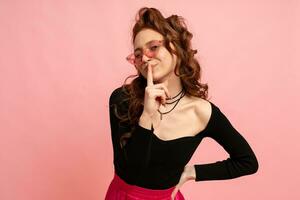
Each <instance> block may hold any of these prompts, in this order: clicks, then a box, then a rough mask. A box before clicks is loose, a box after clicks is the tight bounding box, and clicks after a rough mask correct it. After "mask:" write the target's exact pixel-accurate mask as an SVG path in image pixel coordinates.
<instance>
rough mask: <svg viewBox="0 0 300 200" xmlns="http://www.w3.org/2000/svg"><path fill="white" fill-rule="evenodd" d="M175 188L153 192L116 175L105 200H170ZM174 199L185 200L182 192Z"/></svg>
mask: <svg viewBox="0 0 300 200" xmlns="http://www.w3.org/2000/svg"><path fill="white" fill-rule="evenodd" d="M174 188H175V186H174V187H171V188H168V189H163V190H153V189H148V188H143V187H139V186H136V185H130V184H128V183H126V182H125V181H124V180H123V179H121V178H120V177H119V176H118V175H117V174H116V173H115V174H114V178H113V180H112V181H111V183H110V185H109V187H108V190H107V192H106V196H105V200H154V199H155V200H158V199H159V200H170V199H171V194H172V192H173V190H174ZM174 199H175V200H185V199H184V197H183V195H182V193H181V192H180V190H178V192H177V194H176V196H175V198H174Z"/></svg>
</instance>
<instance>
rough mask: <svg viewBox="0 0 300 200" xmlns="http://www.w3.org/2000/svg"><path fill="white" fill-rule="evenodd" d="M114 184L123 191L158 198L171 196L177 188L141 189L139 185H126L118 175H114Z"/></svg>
mask: <svg viewBox="0 0 300 200" xmlns="http://www.w3.org/2000/svg"><path fill="white" fill-rule="evenodd" d="M112 184H114V185H116V186H117V187H118V188H120V189H121V190H124V191H127V192H131V193H136V194H143V195H157V196H170V195H171V194H172V192H173V190H174V188H175V186H173V187H171V188H168V189H149V188H144V187H140V186H137V185H131V184H128V183H126V182H125V181H124V180H123V179H122V178H121V177H119V176H118V175H117V174H116V173H114V178H113V180H112Z"/></svg>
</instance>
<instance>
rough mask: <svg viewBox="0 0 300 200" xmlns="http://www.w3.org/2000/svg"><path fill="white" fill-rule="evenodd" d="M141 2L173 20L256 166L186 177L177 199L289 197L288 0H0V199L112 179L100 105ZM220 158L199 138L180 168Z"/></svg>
mask: <svg viewBox="0 0 300 200" xmlns="http://www.w3.org/2000/svg"><path fill="white" fill-rule="evenodd" d="M142 6H150V7H156V8H158V9H160V10H161V12H162V13H163V15H164V16H165V17H168V16H169V15H171V14H178V15H181V16H183V17H184V18H185V19H186V22H187V25H188V28H189V30H190V31H191V32H192V33H193V34H194V37H193V39H192V44H193V48H194V49H197V50H198V54H197V58H198V59H199V62H200V64H201V66H202V68H203V82H207V83H208V84H209V94H210V96H211V97H212V98H211V101H212V102H214V103H215V104H216V105H218V106H219V107H220V108H221V109H222V111H223V112H224V113H225V114H226V116H227V117H228V118H229V119H230V121H231V122H232V124H233V125H234V126H235V127H236V128H237V129H238V130H239V131H240V133H241V134H242V135H243V136H244V137H245V138H246V139H247V141H248V142H249V144H250V145H251V147H252V148H253V150H254V151H255V153H256V155H257V157H258V160H259V164H260V165H259V171H258V172H257V173H256V174H254V175H252V176H244V177H241V178H237V179H231V180H225V181H205V182H192V181H190V182H187V183H186V184H185V185H183V187H182V188H181V191H182V193H183V194H184V196H185V197H186V198H187V199H189V200H190V199H192V200H196V199H210V200H213V199H216V200H220V199H231V200H234V199H236V200H238V199H243V200H248V199H274V200H275V199H278V200H279V199H280V200H281V199H289V200H290V199H299V198H300V193H299V189H298V187H297V185H298V183H299V181H300V173H299V163H300V156H299V151H300V145H299V139H300V136H299V134H300V128H299V114H300V112H299V110H300V107H299V101H300V98H299V97H300V95H299V85H300V84H299V82H300V81H299V72H300V71H299V64H300V61H299V46H300V41H299V35H300V30H299V27H300V24H299V19H300V16H299V15H300V14H299V13H300V9H299V7H300V5H299V1H296V0H248V1H246V0H227V1H216V0H210V1H204V0H203V1H199V0H197V1H196V0H195V1H182V0H177V1H174V0H168V1H133V0H131V1H128V0H127V1H116V0H110V1H96V0H93V1H92V0H81V1H79V0H76V1H75V0H57V1H50V0H48V1H46V0H43V1H41V0H27V1H21V0H20V1H16V0H1V1H0V136H1V139H0V199H1V200H41V199H43V200H54V199H55V200H83V199H85V200H100V199H104V195H105V193H106V190H107V187H108V185H109V183H110V181H111V179H112V176H113V163H112V162H113V160H112V153H113V152H112V143H111V137H110V124H109V113H108V99H109V95H110V94H111V92H112V90H113V89H115V88H116V87H118V86H120V85H121V84H122V83H123V81H124V79H125V77H127V76H128V75H130V74H134V73H135V69H134V68H133V67H132V66H131V65H130V64H129V63H127V62H126V60H125V56H126V55H127V54H128V53H129V52H130V51H131V48H132V46H131V44H130V39H131V38H130V35H131V28H132V25H133V23H134V17H135V14H136V12H137V11H138V9H139V8H140V7H142ZM227 157H228V154H227V153H226V152H225V151H224V150H223V149H222V148H221V147H220V146H218V144H217V143H216V142H215V141H214V140H212V139H209V138H206V139H204V140H203V141H202V143H201V144H200V145H199V147H198V149H197V151H196V153H195V154H194V156H193V158H192V160H191V161H190V163H189V164H196V163H206V162H213V161H217V160H221V159H225V158H227Z"/></svg>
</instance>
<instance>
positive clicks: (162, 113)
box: [157, 88, 186, 120]
mask: <svg viewBox="0 0 300 200" xmlns="http://www.w3.org/2000/svg"><path fill="white" fill-rule="evenodd" d="M185 93H186V91H185V90H184V89H183V88H182V90H181V91H180V92H179V93H178V94H177V95H176V96H175V97H173V98H170V99H174V98H176V97H177V96H179V95H180V97H179V99H177V100H175V101H173V102H166V104H173V103H174V102H176V103H175V105H174V106H173V108H172V109H171V110H169V111H167V112H161V111H160V110H159V109H157V111H158V112H159V113H160V120H162V115H164V114H167V113H169V112H171V111H172V110H173V109H174V108H175V107H176V105H177V104H178V102H179V101H180V99H181V98H182V97H183V96H184V95H185Z"/></svg>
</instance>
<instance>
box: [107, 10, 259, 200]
mask: <svg viewBox="0 0 300 200" xmlns="http://www.w3.org/2000/svg"><path fill="white" fill-rule="evenodd" d="M132 39H133V40H132V41H133V45H134V49H135V50H134V53H132V54H131V55H129V56H128V57H127V60H128V61H129V62H130V63H132V64H133V65H134V66H135V68H136V69H137V72H138V77H137V78H135V79H134V80H133V81H132V82H131V83H130V84H125V83H124V84H123V86H121V87H118V88H116V89H115V90H114V91H113V92H112V94H111V96H110V99H109V105H110V123H111V124H110V125H111V134H112V144H113V149H114V170H115V174H114V178H113V180H112V182H111V183H110V185H109V188H108V191H107V193H106V197H105V199H106V200H125V199H129V200H133V199H149V200H150V199H166V200H167V199H175V200H183V199H184V197H183V195H182V193H181V192H180V190H179V189H180V187H181V186H182V185H183V184H184V183H185V182H187V181H190V180H193V181H196V182H197V181H205V180H222V179H232V178H237V177H240V176H244V175H249V174H253V173H255V172H256V171H257V170H258V161H257V159H256V156H255V154H254V152H253V151H252V149H251V147H250V146H249V144H248V143H247V141H246V140H245V139H244V137H243V136H242V135H241V134H240V133H239V132H238V131H237V130H236V129H235V128H234V127H233V126H232V124H231V123H230V121H229V120H228V119H227V118H226V116H225V115H224V114H223V113H222V112H221V110H220V109H219V108H218V107H217V106H216V105H215V104H214V103H212V102H211V101H209V100H207V90H208V86H207V84H202V83H200V82H198V80H200V74H201V68H200V65H199V63H198V62H197V60H196V59H195V58H194V54H195V53H197V51H196V50H193V49H191V39H192V34H191V33H190V32H189V31H188V30H187V28H186V26H185V23H184V21H183V20H182V18H181V17H178V16H177V15H172V16H170V17H168V18H164V17H163V16H162V14H161V13H160V12H159V11H158V10H157V9H155V8H147V7H144V8H141V9H140V10H139V12H138V18H137V20H136V24H135V25H134V28H133V37H132ZM126 80H127V79H126ZM126 80H125V82H126ZM204 137H211V138H213V139H214V140H215V141H216V142H218V143H219V144H220V145H221V146H222V147H223V148H224V149H225V150H226V151H227V152H228V153H229V154H230V158H227V159H226V160H222V161H217V162H215V163H208V164H196V165H192V166H188V165H186V164H187V163H188V162H189V160H190V158H191V157H192V155H193V153H194V152H195V150H196V148H197V147H198V145H199V144H200V142H201V141H202V139H203V138H204Z"/></svg>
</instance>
